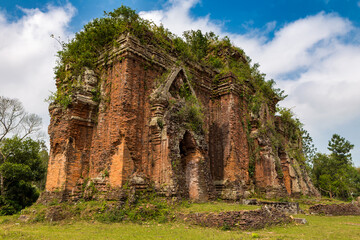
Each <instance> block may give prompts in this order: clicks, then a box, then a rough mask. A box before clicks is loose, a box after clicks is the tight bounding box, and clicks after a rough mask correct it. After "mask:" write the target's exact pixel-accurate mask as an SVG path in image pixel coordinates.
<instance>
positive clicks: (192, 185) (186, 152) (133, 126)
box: [46, 36, 318, 201]
mask: <svg viewBox="0 0 360 240" xmlns="http://www.w3.org/2000/svg"><path fill="white" fill-rule="evenodd" d="M109 56H110V57H109V59H111V61H110V62H108V63H107V67H106V68H105V67H103V68H102V70H101V71H97V70H96V69H95V70H94V71H93V70H90V69H87V70H86V71H85V73H84V75H83V76H82V81H83V84H82V85H81V86H79V87H78V90H77V92H76V94H75V95H74V96H73V98H72V103H71V105H70V106H69V107H68V108H67V109H63V108H62V107H60V106H58V105H56V104H51V105H50V107H49V111H50V115H51V122H50V125H49V135H50V160H49V167H48V175H47V183H46V190H47V192H57V193H58V192H62V193H63V194H62V198H63V199H77V198H79V197H81V194H82V191H83V189H84V185H86V184H87V185H89V183H92V184H93V186H95V188H97V190H98V191H111V190H114V189H119V188H122V187H124V186H125V185H127V184H128V183H129V182H134V184H136V185H137V186H138V187H141V186H145V185H146V184H148V183H151V184H152V185H153V186H154V187H155V189H156V190H157V191H158V192H159V193H161V194H164V195H166V196H181V197H185V198H190V199H193V200H200V201H201V200H207V199H209V198H213V197H220V198H223V199H233V200H237V199H240V198H244V197H245V198H246V197H248V196H249V195H250V194H251V193H252V192H254V191H255V189H258V190H261V191H262V192H264V193H265V194H266V195H267V196H268V197H272V196H279V195H280V196H285V195H290V196H293V195H299V194H304V195H317V194H318V192H317V190H316V189H315V188H314V187H313V185H312V183H311V181H310V179H309V177H308V176H307V174H306V173H305V172H304V171H302V169H300V166H299V164H298V163H297V162H296V160H295V159H293V158H290V157H289V156H288V154H287V153H286V152H285V151H283V152H279V153H277V152H274V151H273V149H272V148H271V143H270V142H269V141H270V140H269V139H268V138H266V137H265V138H264V137H262V138H260V137H259V138H254V139H255V140H254V144H255V145H256V146H257V147H258V148H259V149H260V151H259V153H258V155H259V159H258V160H257V161H256V163H255V173H254V176H249V171H248V169H249V162H250V149H249V143H248V136H247V133H246V130H247V128H248V122H251V120H252V117H251V115H250V113H249V111H248V110H247V109H248V107H247V101H246V99H245V96H246V95H248V94H251V88H249V87H248V86H247V84H243V85H239V84H237V83H236V77H235V76H233V75H232V74H229V75H227V76H225V77H224V79H222V80H221V82H222V84H217V85H216V86H215V85H213V78H214V76H215V75H216V72H214V71H213V70H211V69H208V68H206V67H204V66H201V65H197V64H194V63H185V66H178V65H177V59H176V58H174V57H173V56H170V55H167V54H163V53H162V52H161V51H160V50H159V49H157V48H155V47H151V46H143V45H141V44H140V43H139V41H137V40H136V39H135V38H133V37H131V36H126V37H123V38H121V39H120V40H119V47H117V48H114V49H112V50H111V51H109ZM184 84H188V86H190V89H189V91H190V92H191V95H193V96H195V97H196V99H197V100H198V104H199V106H201V108H202V109H203V114H204V123H203V131H200V132H195V131H193V130H191V129H189V128H188V127H187V125H186V123H184V122H182V121H181V120H179V119H178V118H177V117H176V116H177V112H178V111H179V109H181V107H184V106H185V105H186V102H184V99H182V98H181V97H180V96H179V94H180V92H179V91H180V88H181V87H182V86H183V85H184ZM97 87H100V92H101V100H100V101H99V102H96V101H94V100H93V95H92V92H93V91H94V90H95V89H96V88H97ZM272 108H274V106H267V105H264V106H262V110H261V113H260V114H259V119H258V120H259V121H260V122H263V123H265V122H269V121H270V122H272V123H273V124H275V122H276V121H277V119H276V117H275V116H274V114H273V113H272V112H271V111H272V110H271V109H272ZM257 131H258V128H257V127H256V126H253V127H252V129H251V134H255V135H256V132H257ZM276 161H280V163H281V168H282V169H281V170H282V172H283V176H279V174H278V171H277V170H276Z"/></svg>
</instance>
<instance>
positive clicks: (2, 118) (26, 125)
mask: <svg viewBox="0 0 360 240" xmlns="http://www.w3.org/2000/svg"><path fill="white" fill-rule="evenodd" d="M41 124H42V120H41V118H40V117H39V116H38V115H36V114H29V113H27V112H26V111H25V110H24V107H23V105H22V103H21V102H20V101H19V100H18V99H11V98H7V97H3V96H0V206H2V205H4V206H7V207H8V210H7V211H8V212H13V211H17V210H19V209H21V208H22V207H24V206H27V204H28V203H29V202H32V200H33V199H34V197H35V196H36V191H35V190H34V188H33V187H32V182H34V181H39V180H40V179H38V178H39V176H41V177H42V178H43V173H42V169H43V168H44V167H43V166H40V165H39V164H37V161H38V160H37V159H38V156H37V155H36V154H35V153H36V151H37V149H41V151H43V152H44V151H45V152H46V150H44V149H45V148H44V146H45V145H44V144H43V143H41V142H36V141H33V140H31V139H27V137H29V136H32V135H34V134H36V133H40V129H41ZM9 136H13V139H8V137H9ZM23 140H24V141H23ZM31 141H33V142H31ZM37 145H39V146H40V145H41V147H39V146H37ZM10 149H11V151H10ZM34 154H35V155H36V156H35V155H34ZM45 158H46V156H45ZM33 165H35V166H36V167H34V166H33ZM37 171H40V172H41V174H40V173H36V172H37ZM40 185H41V184H39V186H40ZM5 203H6V204H5ZM4 206H3V207H0V213H1V212H2V211H3V212H4V211H5V210H4V209H5V208H4Z"/></svg>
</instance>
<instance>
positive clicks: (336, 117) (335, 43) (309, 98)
mask: <svg viewBox="0 0 360 240" xmlns="http://www.w3.org/2000/svg"><path fill="white" fill-rule="evenodd" d="M198 2H199V1H196V0H187V1H179V0H172V1H170V5H168V6H167V7H166V8H165V9H164V10H159V11H150V12H141V13H140V15H141V16H142V17H144V18H146V19H153V20H154V21H155V22H156V23H158V24H159V23H162V24H163V25H164V26H165V27H167V28H169V30H170V31H172V32H174V33H176V34H177V35H181V34H182V32H183V31H185V30H189V29H201V30H202V31H205V32H206V31H213V32H215V33H216V34H218V35H220V36H225V35H227V36H229V37H230V38H231V39H232V41H233V42H234V43H235V44H236V45H237V46H239V47H241V48H243V49H244V50H245V52H246V53H247V55H249V56H250V57H251V58H252V59H253V60H254V62H259V63H260V65H261V70H262V71H263V72H265V73H266V74H267V76H269V78H274V79H275V80H276V82H277V84H278V86H279V87H281V88H282V89H284V90H285V91H286V93H287V94H288V95H289V97H288V98H287V99H286V100H285V101H284V103H283V105H285V106H287V107H295V108H294V111H295V112H296V113H297V115H298V116H299V118H300V119H301V120H302V121H303V122H304V123H305V125H306V128H307V129H308V130H309V131H310V132H311V133H312V135H313V137H314V139H315V143H316V145H317V146H318V147H319V148H320V150H321V151H326V145H327V139H329V138H330V137H331V135H332V134H333V133H339V134H340V135H341V134H342V133H343V134H344V137H345V138H348V139H349V140H350V141H351V142H352V143H354V144H355V151H354V154H353V155H354V160H356V164H357V165H358V166H359V165H360V151H359V148H360V139H359V138H356V137H355V136H356V134H348V133H349V132H356V131H357V132H358V133H359V134H360V128H359V127H358V126H359V123H360V94H358V91H359V89H360V68H359V67H358V64H359V62H360V45H359V43H358V42H357V43H356V42H351V41H350V42H349V39H356V37H354V36H358V35H359V34H360V29H357V28H355V27H354V26H353V25H352V24H351V22H350V21H349V20H347V19H344V18H342V17H340V16H338V15H336V14H326V13H324V12H320V13H318V14H316V15H313V16H308V17H305V18H303V19H298V20H296V21H294V22H291V23H288V24H286V25H284V26H282V27H281V28H280V29H277V30H275V32H274V37H273V38H271V39H270V38H268V33H269V31H270V32H271V31H274V29H276V28H275V27H276V22H271V23H268V24H267V25H266V26H265V27H264V28H263V29H252V30H251V29H250V31H249V33H248V34H246V35H239V34H234V33H228V32H224V31H222V25H221V24H220V25H219V24H216V23H215V21H212V20H211V19H210V16H209V15H207V16H203V17H196V18H195V17H192V16H191V14H190V9H191V8H192V7H194V6H195V5H196V4H197V3H198ZM359 3H360V2H359ZM349 36H350V38H349ZM353 41H355V40H353ZM350 122H351V123H352V125H347V124H348V123H350ZM354 123H357V126H354V125H353V124H354ZM351 128H352V129H351ZM349 129H351V130H349ZM324 136H326V137H324Z"/></svg>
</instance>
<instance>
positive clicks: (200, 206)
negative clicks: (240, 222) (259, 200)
mask: <svg viewBox="0 0 360 240" xmlns="http://www.w3.org/2000/svg"><path fill="white" fill-rule="evenodd" d="M260 208H261V206H254V205H241V204H239V203H226V202H221V201H217V202H207V203H192V204H183V205H182V206H181V207H179V209H178V211H180V212H183V213H194V212H227V211H241V210H256V209H260Z"/></svg>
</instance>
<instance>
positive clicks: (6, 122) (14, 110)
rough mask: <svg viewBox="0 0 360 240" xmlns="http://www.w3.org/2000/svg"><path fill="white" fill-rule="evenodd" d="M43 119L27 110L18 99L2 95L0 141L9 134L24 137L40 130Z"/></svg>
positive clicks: (0, 102) (0, 98) (0, 101)
mask: <svg viewBox="0 0 360 240" xmlns="http://www.w3.org/2000/svg"><path fill="white" fill-rule="evenodd" d="M41 124H42V120H41V118H40V117H39V116H38V115H36V114H33V113H32V114H29V113H27V112H25V110H24V107H23V105H22V104H21V102H20V101H19V100H18V99H11V98H6V97H3V96H0V142H1V141H2V140H3V139H4V138H5V137H6V136H7V135H9V134H15V135H17V136H18V137H19V138H20V139H24V138H26V137H28V136H30V135H32V134H34V133H38V132H40V128H41Z"/></svg>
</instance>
